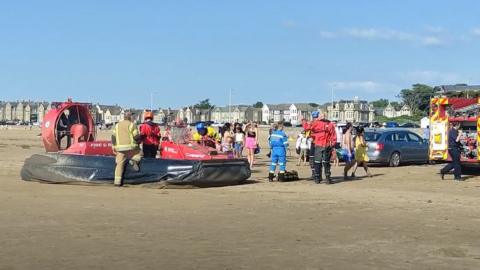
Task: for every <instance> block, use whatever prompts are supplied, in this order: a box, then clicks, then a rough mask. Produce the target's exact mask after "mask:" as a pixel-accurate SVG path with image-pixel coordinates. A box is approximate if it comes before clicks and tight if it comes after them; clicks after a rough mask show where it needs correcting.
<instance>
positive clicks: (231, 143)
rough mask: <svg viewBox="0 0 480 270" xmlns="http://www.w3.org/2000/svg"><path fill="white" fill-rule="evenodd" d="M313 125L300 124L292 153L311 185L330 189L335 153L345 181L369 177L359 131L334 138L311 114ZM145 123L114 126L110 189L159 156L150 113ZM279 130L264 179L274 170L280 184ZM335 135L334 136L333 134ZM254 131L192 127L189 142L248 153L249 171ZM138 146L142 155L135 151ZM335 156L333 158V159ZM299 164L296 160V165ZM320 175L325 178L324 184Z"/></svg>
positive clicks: (282, 153)
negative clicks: (128, 170)
mask: <svg viewBox="0 0 480 270" xmlns="http://www.w3.org/2000/svg"><path fill="white" fill-rule="evenodd" d="M312 118H313V120H312V121H310V122H307V121H304V122H303V125H302V126H303V131H302V133H301V135H300V140H299V142H297V147H300V150H299V154H300V156H301V157H303V163H304V164H306V163H307V158H309V162H310V167H311V170H312V179H313V180H314V181H315V183H317V184H319V183H325V184H331V181H332V179H331V160H332V154H333V152H334V151H337V148H341V149H342V150H341V155H342V157H343V160H344V161H345V169H344V178H345V179H348V178H349V171H350V170H352V173H351V176H352V177H355V171H356V169H357V167H358V166H361V167H363V168H364V169H365V172H366V173H367V175H368V176H372V175H371V173H370V171H369V168H368V165H367V163H368V155H367V143H366V141H365V137H364V130H363V128H357V130H356V135H355V136H354V135H353V126H352V124H351V123H347V125H346V126H345V127H344V128H343V130H342V131H341V132H339V131H338V130H337V128H336V125H335V123H334V122H331V121H329V120H327V119H326V118H325V115H324V114H320V113H319V112H313V113H312ZM144 120H145V121H144V123H142V124H141V125H140V127H139V128H137V126H136V125H135V123H134V122H133V121H132V115H131V113H130V112H127V113H125V117H124V120H122V121H120V122H119V123H117V124H116V125H115V128H114V130H113V135H112V145H113V150H114V153H115V155H116V159H115V162H116V168H115V182H114V183H115V185H117V186H121V185H122V184H123V183H122V175H123V172H124V167H125V163H126V162H127V160H128V161H129V164H130V165H131V166H132V167H133V168H134V170H138V169H139V167H138V164H139V162H140V159H141V158H142V157H146V158H155V157H156V156H157V153H158V149H159V145H160V140H161V132H160V128H159V126H158V125H157V124H155V123H154V122H153V113H150V112H145V113H144ZM283 128H284V127H283V124H282V123H277V124H276V125H275V126H274V127H273V128H272V129H271V130H270V135H269V137H268V142H269V146H270V149H271V152H270V154H269V155H270V157H271V164H270V170H269V175H268V179H269V181H273V179H274V177H275V171H276V167H277V166H278V167H279V173H278V180H279V181H283V179H284V177H285V173H286V164H287V150H288V146H289V140H288V136H287V135H286V133H285V132H284V130H283ZM337 133H338V134H337ZM258 136H259V133H258V127H257V124H256V123H253V122H250V123H248V124H245V125H243V124H240V123H235V124H233V125H232V124H230V123H226V124H225V125H224V126H222V127H221V128H220V129H219V131H218V132H217V131H216V130H215V129H214V128H213V127H211V126H209V125H206V124H205V123H198V124H197V125H196V132H195V133H193V134H192V137H191V138H192V140H193V141H197V142H206V141H209V142H211V143H212V145H211V146H212V147H215V148H217V150H219V151H222V152H229V153H232V154H233V156H232V157H235V158H242V157H243V152H244V151H245V149H246V151H247V154H246V156H247V160H248V162H249V164H250V169H252V168H253V166H254V165H255V154H256V153H258V152H259V150H260V147H259V144H258V138H259V137H258ZM140 144H141V145H142V150H143V151H141V149H140V147H139V145H140ZM333 156H336V155H333ZM300 162H301V160H300V159H299V161H298V164H300ZM323 175H324V176H325V178H323Z"/></svg>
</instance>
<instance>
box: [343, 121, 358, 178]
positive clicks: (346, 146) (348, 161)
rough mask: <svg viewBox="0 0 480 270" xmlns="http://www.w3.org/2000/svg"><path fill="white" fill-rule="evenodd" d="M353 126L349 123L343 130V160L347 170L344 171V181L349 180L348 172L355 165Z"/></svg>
mask: <svg viewBox="0 0 480 270" xmlns="http://www.w3.org/2000/svg"><path fill="white" fill-rule="evenodd" d="M352 131H353V126H352V123H347V125H346V126H345V128H344V130H343V136H342V153H343V160H344V161H345V168H344V169H343V179H345V180H347V179H348V171H349V170H350V169H351V168H352V167H353V165H354V164H355V160H354V159H353V150H354V148H353V139H352Z"/></svg>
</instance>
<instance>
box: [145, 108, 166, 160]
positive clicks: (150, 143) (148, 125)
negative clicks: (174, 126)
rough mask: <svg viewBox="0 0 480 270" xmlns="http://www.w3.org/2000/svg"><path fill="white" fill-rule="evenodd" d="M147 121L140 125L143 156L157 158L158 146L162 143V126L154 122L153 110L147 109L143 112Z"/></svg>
mask: <svg viewBox="0 0 480 270" xmlns="http://www.w3.org/2000/svg"><path fill="white" fill-rule="evenodd" d="M143 119H144V120H145V122H143V124H141V125H140V136H141V137H142V148H143V156H144V157H146V158H156V157H157V152H158V146H159V145H160V139H161V137H162V136H161V133H160V127H159V126H158V125H157V124H155V123H154V122H153V112H151V111H147V112H145V113H144V114H143Z"/></svg>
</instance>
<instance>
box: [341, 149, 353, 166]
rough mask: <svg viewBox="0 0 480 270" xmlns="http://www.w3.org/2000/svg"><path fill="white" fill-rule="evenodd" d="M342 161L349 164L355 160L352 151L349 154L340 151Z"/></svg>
mask: <svg viewBox="0 0 480 270" xmlns="http://www.w3.org/2000/svg"><path fill="white" fill-rule="evenodd" d="M342 159H343V161H344V162H347V163H349V162H352V161H354V160H355V155H354V154H353V151H351V152H350V154H349V153H348V151H347V150H346V149H342Z"/></svg>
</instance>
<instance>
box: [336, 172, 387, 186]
mask: <svg viewBox="0 0 480 270" xmlns="http://www.w3.org/2000/svg"><path fill="white" fill-rule="evenodd" d="M383 175H385V174H383V173H376V174H373V175H372V177H369V176H367V175H362V176H355V177H349V178H348V179H344V178H343V177H332V182H333V183H332V184H340V183H344V182H353V181H360V180H370V179H372V180H373V179H375V178H376V177H378V176H383Z"/></svg>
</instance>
